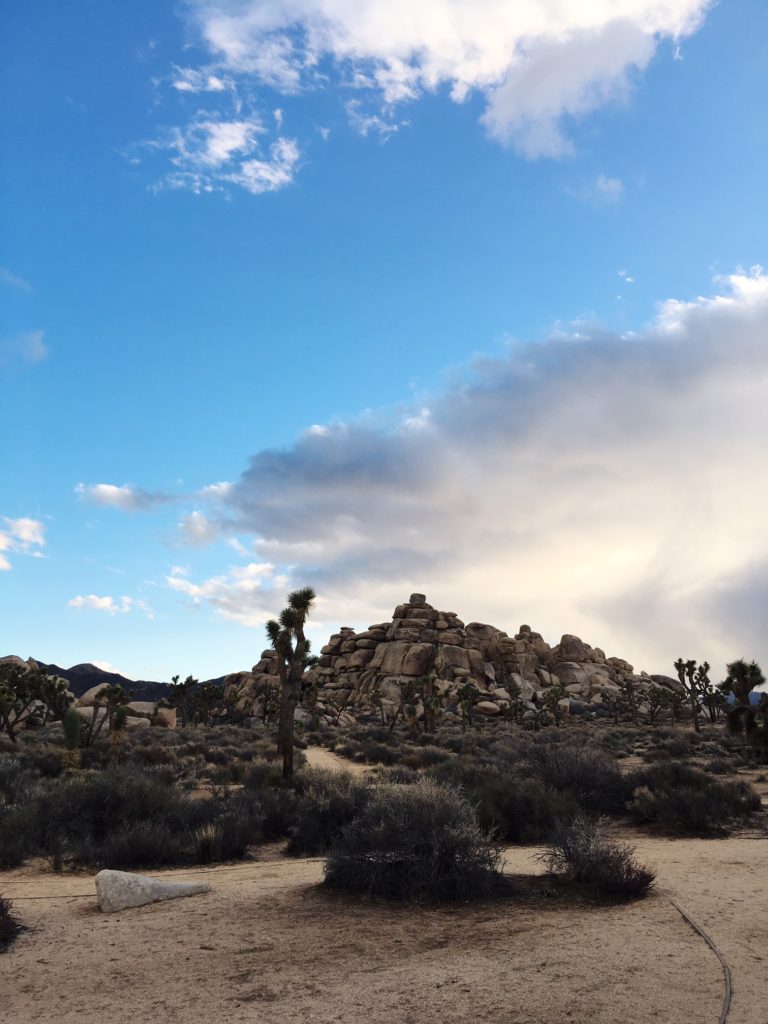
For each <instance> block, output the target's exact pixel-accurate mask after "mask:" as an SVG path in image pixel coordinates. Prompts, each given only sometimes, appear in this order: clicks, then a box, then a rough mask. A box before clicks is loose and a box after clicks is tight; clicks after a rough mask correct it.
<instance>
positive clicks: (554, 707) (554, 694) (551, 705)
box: [544, 683, 568, 726]
mask: <svg viewBox="0 0 768 1024" xmlns="http://www.w3.org/2000/svg"><path fill="white" fill-rule="evenodd" d="M567 696H568V691H567V690H566V688H565V687H564V686H563V684H562V683H556V684H555V685H554V686H549V687H547V689H546V690H545V691H544V707H545V708H546V709H547V711H548V712H549V714H550V715H551V716H552V718H553V719H554V722H555V725H557V726H559V725H560V723H561V722H562V720H563V709H562V708H561V707H560V701H561V700H565V698H566V697H567Z"/></svg>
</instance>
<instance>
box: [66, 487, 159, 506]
mask: <svg viewBox="0 0 768 1024" xmlns="http://www.w3.org/2000/svg"><path fill="white" fill-rule="evenodd" d="M75 494H77V495H78V497H80V498H84V499H85V500H86V501H89V502H91V503H92V504H93V505H100V506H102V507H103V508H119V509H122V510H123V511H124V512H136V511H139V510H143V509H150V508H154V507H155V506H157V505H167V504H169V503H170V502H173V501H177V500H178V498H177V497H176V496H175V495H172V494H166V493H164V492H162V491H144V490H142V489H141V488H140V487H132V486H131V485H130V484H122V485H120V486H118V485H117V484H83V483H80V484H78V485H77V486H76V487H75Z"/></svg>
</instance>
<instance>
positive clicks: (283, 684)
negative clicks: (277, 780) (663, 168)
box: [267, 587, 316, 779]
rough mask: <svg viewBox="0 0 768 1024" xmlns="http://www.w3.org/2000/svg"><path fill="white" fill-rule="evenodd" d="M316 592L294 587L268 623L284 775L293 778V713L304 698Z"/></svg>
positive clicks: (278, 738) (278, 750) (285, 777)
mask: <svg viewBox="0 0 768 1024" xmlns="http://www.w3.org/2000/svg"><path fill="white" fill-rule="evenodd" d="M315 596H316V595H315V592H314V590H313V589H312V588H311V587H303V588H302V589H301V590H294V591H293V593H292V594H289V595H288V605H287V607H286V608H284V609H283V610H282V611H281V612H280V618H279V619H270V620H269V622H268V623H267V636H268V638H269V642H270V643H271V644H272V647H273V648H274V650H275V652H276V654H277V673H278V676H279V677H280V719H279V724H278V728H277V752H278V754H279V755H280V756H281V757H282V759H283V778H284V779H291V778H293V715H294V711H295V710H296V704H297V703H298V701H299V698H300V697H301V678H302V676H303V675H304V669H305V668H306V666H307V662H308V660H309V640H307V638H306V637H305V635H304V623H305V622H306V620H307V617H308V616H309V613H310V610H311V608H312V602H313V601H314V600H315Z"/></svg>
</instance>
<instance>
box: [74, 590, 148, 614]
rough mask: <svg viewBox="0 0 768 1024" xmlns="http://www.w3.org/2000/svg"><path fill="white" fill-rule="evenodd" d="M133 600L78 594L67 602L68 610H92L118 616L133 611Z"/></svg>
mask: <svg viewBox="0 0 768 1024" xmlns="http://www.w3.org/2000/svg"><path fill="white" fill-rule="evenodd" d="M132 606H133V600H132V598H130V597H125V596H124V597H110V596H109V595H105V596H104V597H99V596H98V595H97V594H78V596H77V597H73V598H72V599H71V600H70V601H67V607H68V608H91V609H93V611H97V612H106V613H107V614H108V615H117V614H118V613H123V614H124V613H126V612H129V611H130V610H131V607H132Z"/></svg>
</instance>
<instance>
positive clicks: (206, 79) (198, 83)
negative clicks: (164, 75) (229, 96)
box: [171, 66, 233, 93]
mask: <svg viewBox="0 0 768 1024" xmlns="http://www.w3.org/2000/svg"><path fill="white" fill-rule="evenodd" d="M171 85H172V86H173V88H174V89H176V90H177V92H189V93H200V92H225V91H226V90H227V89H231V88H232V87H233V85H232V81H231V80H227V79H224V78H220V77H219V76H218V75H216V74H213V73H212V72H211V71H210V70H209V69H206V68H199V69H197V68H180V67H176V66H174V69H173V80H172V81H171Z"/></svg>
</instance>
